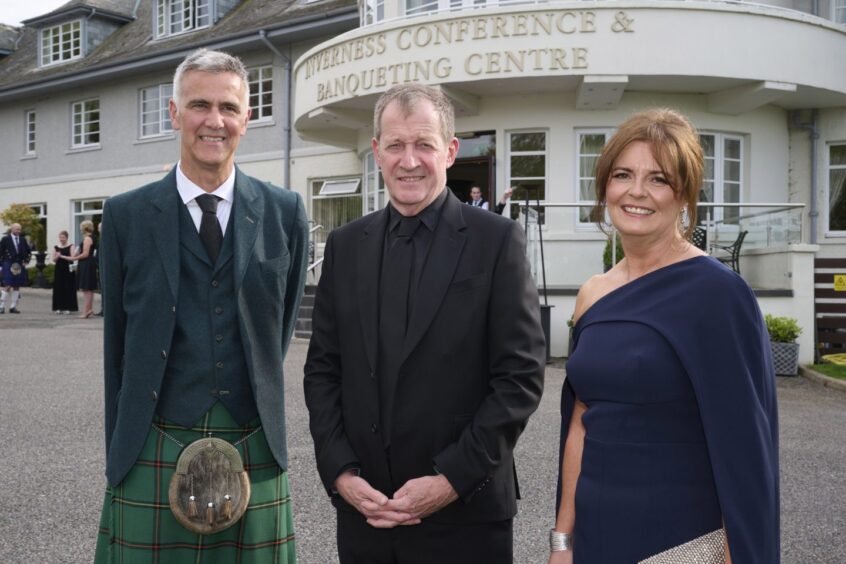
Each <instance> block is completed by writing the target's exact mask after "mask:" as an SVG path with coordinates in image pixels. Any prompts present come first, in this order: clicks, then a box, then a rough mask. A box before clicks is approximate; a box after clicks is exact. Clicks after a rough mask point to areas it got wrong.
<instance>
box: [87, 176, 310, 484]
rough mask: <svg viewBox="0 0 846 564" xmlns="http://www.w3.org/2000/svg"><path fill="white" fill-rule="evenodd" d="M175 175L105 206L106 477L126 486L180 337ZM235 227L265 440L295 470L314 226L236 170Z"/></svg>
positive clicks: (298, 202)
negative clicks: (290, 408)
mask: <svg viewBox="0 0 846 564" xmlns="http://www.w3.org/2000/svg"><path fill="white" fill-rule="evenodd" d="M181 205H183V204H182V201H181V200H180V198H179V193H178V191H177V190H176V169H175V168H174V169H173V170H172V171H171V172H170V174H168V175H167V176H166V177H165V178H164V179H163V180H161V181H159V182H154V183H152V184H149V185H147V186H144V187H142V188H138V189H137V190H133V191H131V192H127V193H125V194H120V195H118V196H115V197H113V198H110V199H109V200H107V201H106V204H105V206H104V209H103V227H102V231H103V233H102V240H101V247H100V250H101V259H100V261H101V268H102V271H101V276H102V284H103V300H104V306H105V307H104V308H103V311H104V315H105V318H104V325H105V326H104V371H105V395H106V397H105V408H106V418H105V427H106V477H107V479H108V482H109V484H110V485H116V484H118V483H120V481H121V480H123V478H124V476H125V475H126V473H127V472H128V471H129V470H130V468H131V467H132V465H133V464H134V463H135V460H136V459H137V457H138V454H139V453H140V452H141V448H142V447H143V445H144V440H145V438H146V436H147V433H148V432H149V430H150V424H151V422H152V419H153V414H154V412H155V409H156V402H157V400H158V395H159V392H160V390H161V384H162V377H163V376H164V372H165V367H166V365H167V357H168V353H169V350H170V344H171V340H172V338H173V331H174V321H175V318H176V315H175V314H176V298H177V296H178V290H179V289H178V285H179V265H180V262H179V252H180V251H179V249H180V246H179V244H175V243H174V241H178V240H179V211H180V210H179V206H181ZM229 223H230V225H229V227H228V228H229V229H233V230H234V244H235V250H234V261H235V265H234V273H235V291H236V295H235V296H233V302H234V303H235V304H236V307H237V309H238V328H239V330H240V332H241V341H242V342H243V343H244V345H245V350H244V355H245V357H246V360H247V369H248V372H249V378H250V384H251V386H252V389H253V393H254V395H255V399H256V404H257V407H258V412H259V415H260V417H261V421H262V425H263V428H264V432H265V435H266V437H267V442H268V444H269V445H270V449H271V451H272V452H273V455H274V457H275V458H276V461H277V462H278V463H279V465H280V466H281V467H282V468H286V467H287V453H286V445H285V418H284V413H285V411H284V387H283V375H282V361H283V359H284V357H285V352H286V350H287V348H288V344H289V342H290V340H291V335H292V333H293V329H294V322H295V319H296V315H297V309H298V307H299V300H300V297H301V295H302V288H303V283H304V280H305V272H306V260H307V256H306V246H307V238H308V223H307V220H306V215H305V209H304V208H303V204H302V199H301V198H300V196H299V195H298V194H297V193H295V192H291V191H288V190H282V189H279V188H276V187H274V186H272V185H270V184H267V183H264V182H260V181H258V180H256V179H254V178H251V177H249V176H247V175H245V174H243V173H242V172H241V171H240V170H239V169H237V167H236V173H235V195H234V202H233V206H232V213H231V215H230V217H229Z"/></svg>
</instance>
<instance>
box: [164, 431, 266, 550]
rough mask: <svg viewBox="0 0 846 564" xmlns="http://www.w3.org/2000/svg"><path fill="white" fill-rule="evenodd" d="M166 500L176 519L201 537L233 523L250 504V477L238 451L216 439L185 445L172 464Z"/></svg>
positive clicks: (204, 439) (242, 514)
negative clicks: (172, 473) (173, 471)
mask: <svg viewBox="0 0 846 564" xmlns="http://www.w3.org/2000/svg"><path fill="white" fill-rule="evenodd" d="M168 501H169V503H170V510H171V512H172V513H173V516H174V517H176V520H177V521H179V523H180V524H181V525H182V526H183V527H185V528H186V529H188V530H189V531H193V532H195V533H199V534H201V535H212V534H215V533H218V532H220V531H223V530H224V529H227V528H229V527H231V526H232V525H234V524H235V523H237V522H238V520H240V519H241V517H243V516H244V512H245V511H246V510H247V505H248V504H249V502H250V478H249V476H248V475H247V472H246V471H245V470H244V463H243V461H242V460H241V455H240V454H239V453H238V449H236V448H235V446H234V445H232V444H231V443H229V442H227V441H224V440H223V439H218V438H216V437H206V438H202V439H199V440H196V441H194V442H193V443H191V444H189V445H188V446H186V447H185V449H184V450H183V451H182V452H181V453H180V454H179V458H178V459H177V461H176V473H174V475H173V477H172V478H171V480H170V487H169V488H168Z"/></svg>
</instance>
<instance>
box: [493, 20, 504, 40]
mask: <svg viewBox="0 0 846 564" xmlns="http://www.w3.org/2000/svg"><path fill="white" fill-rule="evenodd" d="M506 23H507V22H506V20H505V18H503V17H502V16H496V17H494V28H493V33H492V34H491V38H493V39H496V38H497V37H508V30H507V29H505V25H506Z"/></svg>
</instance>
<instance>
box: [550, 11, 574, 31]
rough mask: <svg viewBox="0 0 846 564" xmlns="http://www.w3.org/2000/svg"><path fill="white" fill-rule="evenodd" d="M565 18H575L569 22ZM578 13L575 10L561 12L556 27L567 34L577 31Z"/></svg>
mask: <svg viewBox="0 0 846 564" xmlns="http://www.w3.org/2000/svg"><path fill="white" fill-rule="evenodd" d="M565 20H573V21H572V22H570V23H568V22H566V21H565ZM575 20H576V14H575V13H574V12H564V13H562V14H559V16H558V21H556V22H555V27H557V28H558V31H560V32H561V33H563V34H565V35H569V34H571V33H576V21H575Z"/></svg>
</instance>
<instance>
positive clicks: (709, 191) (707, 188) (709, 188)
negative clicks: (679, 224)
mask: <svg viewBox="0 0 846 564" xmlns="http://www.w3.org/2000/svg"><path fill="white" fill-rule="evenodd" d="M699 201H700V202H709V203H710V202H713V201H714V183H713V182H711V181H705V182H703V183H702V190H701V191H700V192H699Z"/></svg>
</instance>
